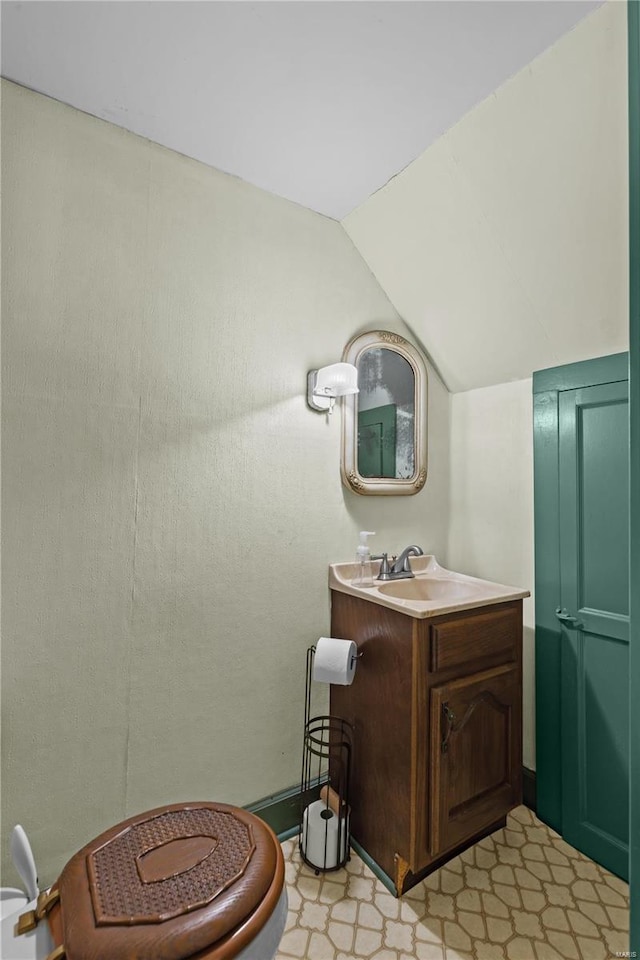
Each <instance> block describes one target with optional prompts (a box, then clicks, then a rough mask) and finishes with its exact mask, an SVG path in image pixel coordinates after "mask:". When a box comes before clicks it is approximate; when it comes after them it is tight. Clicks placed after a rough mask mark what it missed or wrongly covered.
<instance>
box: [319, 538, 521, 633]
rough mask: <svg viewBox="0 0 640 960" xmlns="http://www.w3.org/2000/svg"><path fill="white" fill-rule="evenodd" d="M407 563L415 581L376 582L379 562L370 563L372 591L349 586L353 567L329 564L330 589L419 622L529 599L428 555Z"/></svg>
mask: <svg viewBox="0 0 640 960" xmlns="http://www.w3.org/2000/svg"><path fill="white" fill-rule="evenodd" d="M410 563H411V569H412V570H413V572H414V574H415V576H414V577H412V578H402V579H399V580H376V576H377V574H378V572H379V570H380V561H379V560H374V561H372V563H371V567H372V570H373V583H374V586H373V587H354V586H352V584H351V580H352V579H353V576H354V573H355V566H356V565H355V563H330V564H329V588H330V589H331V590H337V591H339V592H340V593H348V594H350V595H351V596H352V597H360V599H362V600H369V601H370V602H371V603H377V604H379V605H380V606H383V607H388V608H389V609H390V610H397V611H399V612H400V613H404V614H406V615H407V616H409V617H416V618H417V619H419V620H422V619H425V618H426V617H439V616H442V614H445V613H456V612H457V611H458V610H472V609H474V607H486V606H489V605H490V604H493V603H505V602H506V601H507V600H521V599H522V598H523V597H529V596H531V593H530V591H529V590H523V589H522V588H521V587H510V586H507V585H506V584H502V583H493V582H492V581H491V580H479V579H478V578H477V577H468V576H466V575H465V574H464V573H455V572H454V571H452V570H446V569H445V568H444V567H441V566H440V564H439V563H438V561H437V560H436V558H435V557H434V556H433V555H430V554H427V555H424V556H422V557H411V560H410ZM405 585H406V586H405ZM394 594H395V595H394ZM412 594H414V595H413V596H412Z"/></svg>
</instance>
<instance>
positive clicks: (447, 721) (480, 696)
mask: <svg viewBox="0 0 640 960" xmlns="http://www.w3.org/2000/svg"><path fill="white" fill-rule="evenodd" d="M412 567H413V569H414V572H415V574H416V576H415V578H412V579H411V580H400V581H398V582H396V583H393V584H381V583H376V585H375V586H374V587H373V588H371V587H369V588H356V587H352V586H351V584H350V573H351V568H352V565H351V564H333V565H332V566H331V567H330V574H329V585H330V588H331V635H332V636H334V637H343V638H345V639H350V640H353V641H355V643H356V644H357V647H358V652H359V654H362V657H361V658H360V659H359V661H358V668H357V671H356V675H355V678H354V681H353V684H352V685H351V686H336V685H333V686H332V687H331V714H332V715H336V716H340V717H343V718H344V719H346V720H348V721H349V722H350V723H351V724H353V727H354V745H353V762H352V780H351V784H350V795H351V797H352V798H353V801H352V812H351V834H352V837H353V838H354V839H355V840H356V841H357V843H358V844H359V845H360V846H361V847H362V849H363V850H364V851H365V852H366V853H367V854H368V855H369V857H370V858H371V859H372V860H373V861H375V863H376V864H377V865H378V866H379V867H380V868H381V869H382V870H383V871H384V872H385V873H386V874H387V876H388V877H390V878H391V879H392V880H393V883H394V884H395V888H396V893H397V894H398V895H401V894H402V893H403V892H404V891H405V890H407V889H409V888H410V887H411V886H412V885H413V884H414V883H417V882H418V881H419V880H420V879H421V878H422V877H424V876H425V874H427V873H429V872H431V871H432V870H434V869H436V868H437V867H438V866H440V865H441V864H442V863H443V862H445V861H446V860H448V859H450V858H451V857H452V856H454V855H455V854H456V853H458V852H459V851H461V850H462V849H464V848H465V847H467V846H469V845H470V844H471V843H473V842H475V841H476V840H478V839H479V838H480V837H482V836H484V835H486V834H488V833H490V832H492V831H493V830H496V829H498V828H499V827H501V826H502V825H504V822H505V818H506V814H507V813H508V811H509V810H511V809H512V808H513V807H514V806H517V805H518V804H519V803H521V801H522V598H523V597H525V596H528V595H529V594H528V591H526V590H519V589H517V588H514V587H507V586H503V585H501V584H493V583H489V582H488V581H482V580H477V579H475V578H471V577H465V576H463V575H461V574H455V573H452V572H451V571H447V570H444V569H443V568H442V567H440V566H439V564H438V563H437V561H436V560H435V558H434V557H432V556H431V557H419V558H416V559H415V560H413V561H412ZM374 575H375V574H374Z"/></svg>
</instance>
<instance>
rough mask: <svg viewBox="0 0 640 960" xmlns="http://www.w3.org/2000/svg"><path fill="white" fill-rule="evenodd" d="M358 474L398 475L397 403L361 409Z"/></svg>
mask: <svg viewBox="0 0 640 960" xmlns="http://www.w3.org/2000/svg"><path fill="white" fill-rule="evenodd" d="M358 473H359V474H360V476H361V477H394V478H395V475H396V405H395V403H387V404H385V405H384V406H382V407H371V409H369V410H360V411H359V412H358Z"/></svg>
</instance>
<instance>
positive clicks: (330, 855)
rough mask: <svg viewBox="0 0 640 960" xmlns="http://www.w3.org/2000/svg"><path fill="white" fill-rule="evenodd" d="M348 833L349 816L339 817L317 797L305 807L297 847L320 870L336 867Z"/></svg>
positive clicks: (344, 856) (343, 857)
mask: <svg viewBox="0 0 640 960" xmlns="http://www.w3.org/2000/svg"><path fill="white" fill-rule="evenodd" d="M338 834H340V837H339V836H338ZM348 837H349V818H348V817H342V818H341V820H340V819H339V818H338V817H337V816H336V814H335V813H334V812H333V810H332V809H331V807H327V805H326V803H324V801H323V800H316V801H315V802H314V803H310V804H309V806H308V807H306V809H305V811H304V814H303V818H302V838H301V841H300V848H301V850H302V854H303V856H304V857H305V858H306V859H307V860H308V861H309V863H311V864H313V866H314V867H317V868H318V869H319V870H331V869H333V868H334V867H337V865H338V862H339V861H342V860H344V859H345V858H346V855H347V841H348ZM338 843H339V845H340V850H338Z"/></svg>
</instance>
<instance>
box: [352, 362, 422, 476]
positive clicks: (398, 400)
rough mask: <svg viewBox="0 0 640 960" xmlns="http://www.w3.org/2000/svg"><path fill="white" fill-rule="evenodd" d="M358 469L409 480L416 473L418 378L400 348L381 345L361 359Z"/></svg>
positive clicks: (363, 471) (362, 473)
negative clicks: (415, 413) (415, 395)
mask: <svg viewBox="0 0 640 960" xmlns="http://www.w3.org/2000/svg"><path fill="white" fill-rule="evenodd" d="M358 383H359V385H360V395H359V397H358V472H359V474H360V475H361V476H362V477H393V478H394V479H401V480H407V479H409V478H410V477H412V476H413V474H414V472H415V449H414V419H415V417H414V412H415V400H414V394H415V377H414V375H413V370H412V368H411V364H410V363H409V361H408V360H405V358H404V357H403V356H401V355H400V354H399V353H396V352H395V351H394V350H388V349H386V348H382V347H375V348H372V349H371V350H365V351H363V353H362V355H361V357H360V359H359V361H358Z"/></svg>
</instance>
